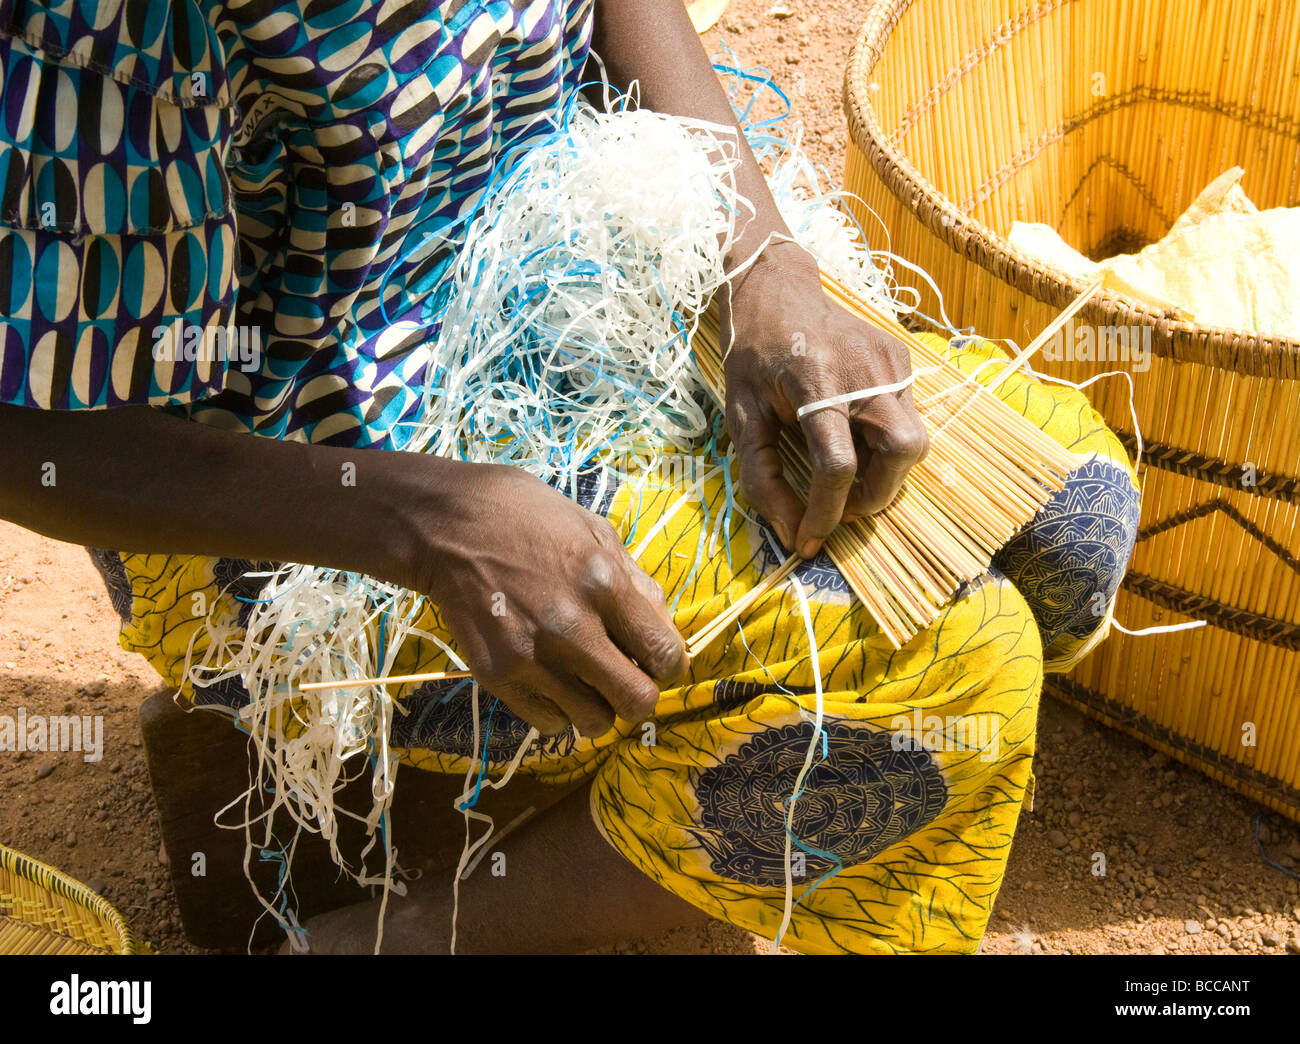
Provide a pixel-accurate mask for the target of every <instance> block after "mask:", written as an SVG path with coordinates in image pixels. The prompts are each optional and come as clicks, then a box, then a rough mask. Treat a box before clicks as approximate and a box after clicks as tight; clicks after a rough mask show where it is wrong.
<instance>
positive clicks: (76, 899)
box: [0, 845, 137, 956]
mask: <svg viewBox="0 0 1300 1044" xmlns="http://www.w3.org/2000/svg"><path fill="white" fill-rule="evenodd" d="M136 952H137V946H136V941H135V936H134V935H133V934H132V932H131V929H130V927H129V926H128V925H127V923H126V921H124V920H123V919H122V916H121V915H120V914H119V913H118V912H117V911H116V910H114V909H113V908H112V907H111V906H109V904H108V902H107V900H105V899H104V898H102V897H101V896H98V895H96V894H95V893H94V892H92V891H91V890H90V889H89V888H87V887H86V886H85V885H83V884H81V883H80V882H77V881H74V880H73V879H72V878H71V877H69V876H68V875H67V874H64V873H61V872H60V871H58V870H55V869H54V868H53V867H49V866H46V865H45V864H44V863H38V862H37V861H36V860H35V859H30V858H28V857H27V856H25V855H23V854H22V853H21V852H15V851H14V850H13V849H12V848H6V847H4V846H3V845H0V954H2V955H6V956H7V955H11V954H102V953H117V954H133V953H136Z"/></svg>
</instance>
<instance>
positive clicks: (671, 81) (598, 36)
mask: <svg viewBox="0 0 1300 1044" xmlns="http://www.w3.org/2000/svg"><path fill="white" fill-rule="evenodd" d="M592 48H593V49H594V50H595V52H596V53H597V54H598V55H599V56H600V58H601V60H602V61H603V62H604V63H605V69H606V72H607V73H608V75H609V78H610V81H611V82H612V83H613V84H614V85H615V86H616V87H618V88H620V89H626V88H627V86H628V84H629V83H631V82H632V81H633V80H636V81H638V82H639V83H640V93H641V104H642V105H643V106H645V107H646V108H648V109H653V110H655V111H656V112H664V113H671V114H672V115H675V116H689V117H692V118H695V119H701V120H708V121H710V122H712V123H718V124H722V125H724V126H727V127H735V128H736V135H737V137H738V138H739V144H740V155H741V165H740V169H739V170H738V171H737V174H736V182H737V185H736V187H737V188H738V189H739V191H740V193H741V194H742V195H744V196H745V197H746V198H747V199H748V200H749V201H750V203H751V204H752V205H753V206H754V209H755V215H754V218H753V220H752V221H750V222H749V223H748V224H747V225H746V226H745V227H744V228H743V230H742V232H741V235H740V238H739V239H738V240H737V242H736V244H735V246H734V247H733V248H732V251H731V257H730V258H729V259H728V260H729V262H731V263H733V264H735V263H739V262H742V261H744V260H746V259H748V258H749V257H750V255H752V254H753V253H754V252H755V251H756V250H758V249H759V247H761V246H762V245H763V242H764V241H765V240H766V239H767V238H768V236H769V235H771V234H772V233H781V234H784V235H789V229H788V228H787V227H786V224H785V221H784V220H783V219H782V217H781V214H780V211H779V210H778V209H777V206H776V202H775V201H774V200H773V199H772V194H771V192H770V191H769V190H768V187H767V181H766V179H765V178H764V177H763V172H762V170H761V169H760V168H759V165H758V161H757V160H756V159H755V158H754V154H753V152H751V151H750V148H749V145H748V144H747V143H746V141H745V138H744V135H742V134H741V133H740V129H739V127H738V126H737V124H736V118H735V114H734V113H733V112H732V109H731V103H730V102H729V101H728V100H727V95H726V92H725V91H724V90H723V89H722V85H721V84H720V83H719V82H718V78H717V76H716V75H715V74H714V72H713V65H712V63H711V62H710V61H709V57H708V55H707V54H706V53H705V51H704V46H703V45H702V44H701V43H700V39H699V36H698V35H697V34H696V32H695V29H694V27H693V26H692V25H691V20H690V17H689V16H688V15H687V14H686V7H685V5H684V4H683V3H682V0H596V9H595V24H594V28H593V37H592Z"/></svg>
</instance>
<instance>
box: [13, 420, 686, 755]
mask: <svg viewBox="0 0 1300 1044" xmlns="http://www.w3.org/2000/svg"><path fill="white" fill-rule="evenodd" d="M0 445H3V446H4V447H5V452H4V453H2V454H0V517H3V518H5V519H7V520H9V521H12V522H16V523H17V524H18V525H21V526H24V527H26V528H28V529H32V530H35V531H36V532H39V533H44V534H45V535H47V536H51V537H55V538H57V539H60V540H69V541H75V542H78V543H85V544H90V545H92V546H98V547H111V548H120V549H124V550H137V551H150V552H155V553H169V554H204V555H213V556H222V555H225V556H230V557H235V558H248V559H263V560H272V561H302V562H311V563H313V564H317V565H322V566H332V567H335V568H339V569H347V570H353V571H356V572H361V573H366V574H369V575H371V576H375V577H379V578H381V579H384V580H388V581H391V582H393V583H397V584H401V585H402V586H404V587H408V588H411V589H413V590H418V591H424V592H426V593H428V594H429V596H430V597H431V598H432V599H433V601H434V603H435V604H436V605H438V606H440V607H442V608H443V609H445V610H446V612H445V616H446V618H447V622H448V626H449V627H450V628H451V631H452V634H453V636H454V637H455V639H456V643H457V648H458V649H459V651H460V653H461V655H462V656H463V657H464V658H465V659H466V661H467V662H468V663H469V664H470V667H471V668H472V669H473V671H474V675H475V677H476V678H477V679H478V680H479V681H480V682H482V683H483V684H484V685H485V686H487V687H488V688H489V689H490V690H491V691H492V692H493V693H494V694H495V695H497V696H499V697H501V699H503V700H504V701H505V702H506V703H507V704H508V705H509V706H510V707H511V709H512V710H514V711H515V712H516V713H517V714H519V715H520V716H521V717H523V718H525V719H526V720H528V721H529V722H531V723H532V724H534V725H537V726H538V727H539V728H541V729H543V730H545V731H547V732H555V731H559V730H560V729H561V728H562V727H563V726H564V725H565V724H566V723H567V722H568V721H573V722H574V724H575V725H576V726H577V727H578V729H579V731H581V732H582V733H583V734H584V735H589V736H590V735H598V734H599V733H601V732H604V731H605V730H606V729H607V728H608V727H609V725H610V724H612V723H613V718H614V714H615V713H618V714H619V715H621V716H622V717H624V718H627V719H629V720H633V721H635V720H639V719H640V718H643V717H645V716H646V715H647V714H649V713H650V711H651V709H652V708H653V707H654V703H655V700H656V699H657V698H658V694H659V691H660V690H661V689H662V688H666V687H668V686H669V685H670V684H672V683H673V682H674V681H676V680H677V679H678V678H679V677H680V675H681V674H682V673H683V671H684V670H685V667H686V657H685V652H684V650H683V647H682V641H681V637H680V635H678V634H677V632H676V630H675V629H674V628H673V626H672V624H671V623H670V622H669V619H668V613H667V609H666V607H665V605H664V599H663V592H662V591H660V590H659V588H658V586H657V585H656V584H655V583H654V581H653V580H651V579H650V578H649V577H648V576H646V574H645V573H644V572H642V571H641V570H640V569H639V568H637V566H636V564H635V563H634V562H633V561H632V559H631V557H630V556H629V555H628V553H627V551H626V550H625V549H624V548H623V545H622V543H621V542H620V540H619V538H618V535H617V534H616V533H615V531H614V529H613V527H611V526H610V525H609V523H608V522H606V521H605V520H604V519H602V518H600V517H598V516H596V515H594V514H592V513H591V512H589V511H586V510H584V509H583V508H581V507H578V506H577V505H576V504H574V503H573V502H572V501H569V500H566V499H565V498H564V497H563V496H561V495H560V494H558V493H556V492H555V491H554V490H552V489H550V488H549V487H547V486H546V485H544V484H543V483H541V482H539V481H537V480H536V479H534V478H532V477H530V476H528V475H526V474H524V473H523V472H520V471H517V470H515V469H513V468H506V467H497V466H495V465H476V464H464V463H460V462H457V461H450V460H443V459H441V458H437V457H433V456H430V455H427V454H415V453H389V452H382V451H377V450H370V451H365V450H343V449H334V448H330V447H324V446H305V445H300V444H297V443H291V442H277V441H274V440H271V439H260V438H253V437H251V436H248V435H239V434H233V433H230V432H224V431H218V430H216V429H213V428H210V427H206V426H204V425H201V424H196V423H191V422H188V421H184V420H180V419H177V418H175V417H171V416H168V415H167V414H164V413H161V412H159V411H157V410H152V409H147V408H143V407H127V408H121V409H115V410H106V411H94V412H76V413H59V412H46V411H41V410H32V409H24V408H22V407H18V406H0ZM49 465H52V466H53V471H51V470H50V468H49ZM345 467H348V468H352V467H354V468H355V482H354V483H353V482H351V481H350V482H349V483H348V484H345V483H344V482H343V477H344V468H345ZM51 478H52V479H53V482H52V484H51V481H50V480H51ZM349 478H351V476H349ZM497 592H500V593H501V594H503V595H504V596H505V605H506V613H505V615H504V616H497V615H494V614H493V613H492V607H493V596H494V594H496V593H497ZM499 601H500V600H499V599H498V600H497V602H498V604H499Z"/></svg>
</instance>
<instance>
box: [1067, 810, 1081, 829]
mask: <svg viewBox="0 0 1300 1044" xmlns="http://www.w3.org/2000/svg"><path fill="white" fill-rule="evenodd" d="M1065 821H1066V822H1067V823H1069V824H1070V826H1072V827H1078V826H1079V824H1080V823H1082V822H1083V816H1081V815H1080V814H1079V813H1078V812H1071V813H1070V814H1069V815H1068V816H1066V817H1065Z"/></svg>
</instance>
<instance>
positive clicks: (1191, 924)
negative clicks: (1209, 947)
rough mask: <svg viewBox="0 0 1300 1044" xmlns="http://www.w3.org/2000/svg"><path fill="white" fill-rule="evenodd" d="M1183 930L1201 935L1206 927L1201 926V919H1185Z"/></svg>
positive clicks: (1189, 933)
mask: <svg viewBox="0 0 1300 1044" xmlns="http://www.w3.org/2000/svg"><path fill="white" fill-rule="evenodd" d="M1183 931H1185V932H1186V933H1187V934H1188V935H1200V934H1201V932H1203V931H1205V929H1204V928H1202V927H1201V922H1200V921H1185V922H1183Z"/></svg>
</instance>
